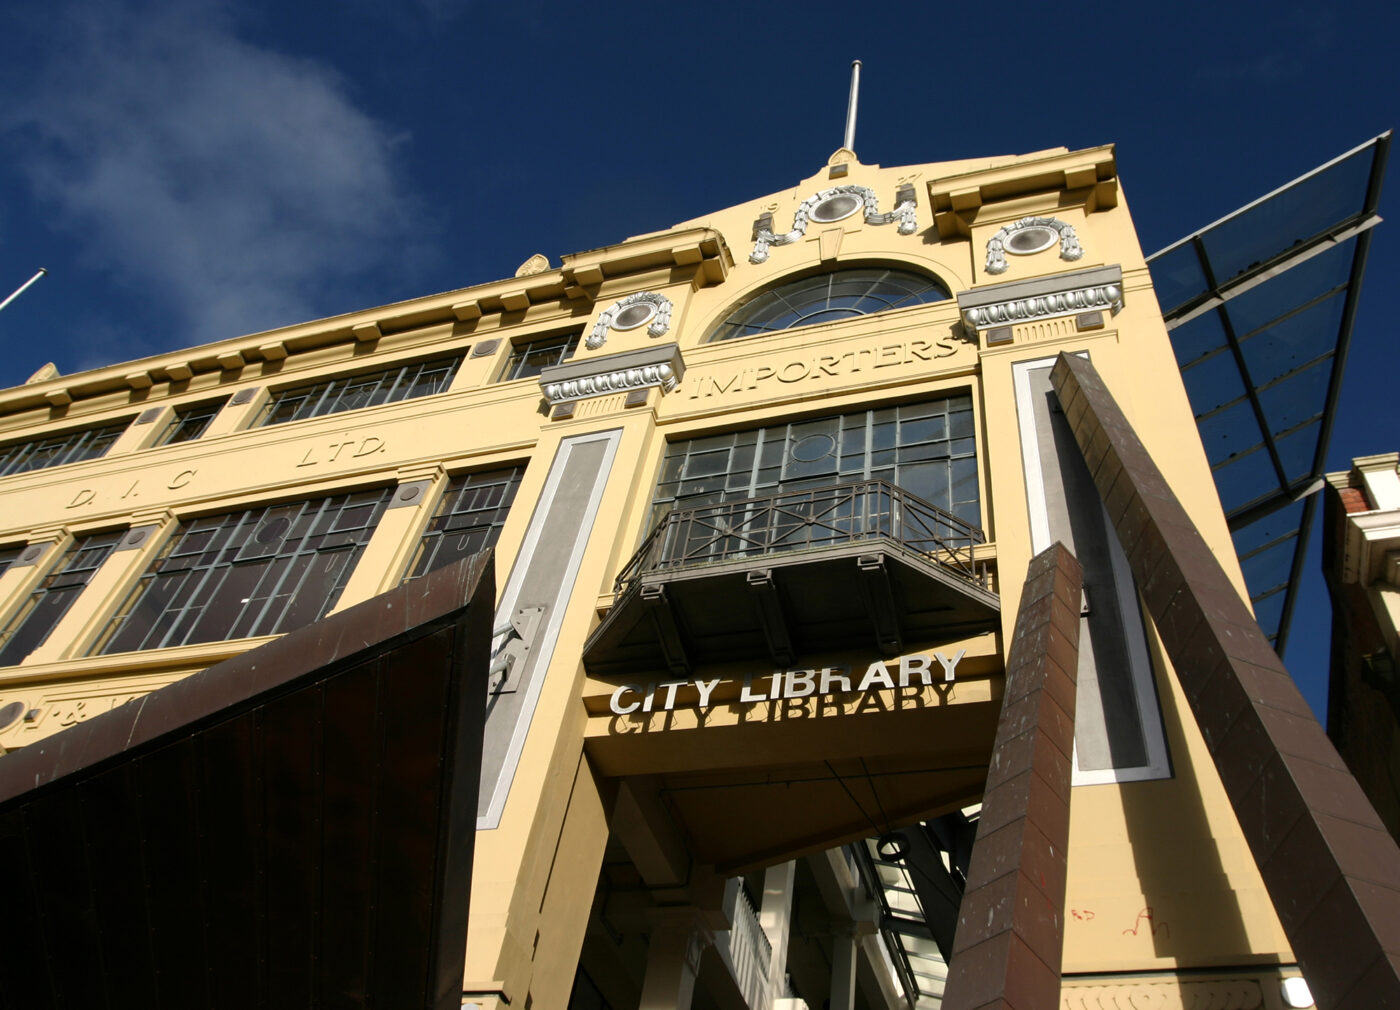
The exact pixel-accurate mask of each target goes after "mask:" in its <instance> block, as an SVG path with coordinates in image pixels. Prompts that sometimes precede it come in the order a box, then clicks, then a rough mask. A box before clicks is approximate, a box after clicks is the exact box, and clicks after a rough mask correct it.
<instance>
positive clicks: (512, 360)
mask: <svg viewBox="0 0 1400 1010" xmlns="http://www.w3.org/2000/svg"><path fill="white" fill-rule="evenodd" d="M582 333H583V331H582V330H577V331H575V332H573V333H563V334H557V335H555V336H552V337H541V338H539V339H538V340H531V341H529V342H528V343H523V344H516V345H514V346H513V347H511V349H510V357H509V358H508V359H506V370H505V371H504V372H503V373H501V381H502V382H510V381H511V380H512V379H531V378H534V377H535V376H536V375H539V374H540V373H541V372H543V371H544V370H545V369H546V368H549V367H551V366H553V365H558V364H562V363H563V362H564V361H566V360H568V359H569V358H571V357H573V354H574V351H575V350H576V349H577V348H578V338H579V336H580V335H581V334H582Z"/></svg>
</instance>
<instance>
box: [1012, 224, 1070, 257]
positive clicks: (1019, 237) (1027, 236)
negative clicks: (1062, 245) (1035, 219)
mask: <svg viewBox="0 0 1400 1010" xmlns="http://www.w3.org/2000/svg"><path fill="white" fill-rule="evenodd" d="M1058 241H1060V233H1059V232H1057V231H1056V230H1055V229H1054V228H1045V227H1043V226H1041V225H1031V226H1029V227H1026V228H1019V229H1017V230H1016V231H1014V232H1012V233H1011V234H1010V235H1008V236H1007V237H1006V241H1005V242H1004V243H1003V245H1004V246H1005V248H1006V251H1007V252H1009V253H1014V254H1015V255H1017V256H1030V255H1031V254H1033V253H1038V252H1043V251H1044V250H1046V249H1049V248H1050V247H1051V246H1052V245H1054V244H1055V243H1056V242H1058Z"/></svg>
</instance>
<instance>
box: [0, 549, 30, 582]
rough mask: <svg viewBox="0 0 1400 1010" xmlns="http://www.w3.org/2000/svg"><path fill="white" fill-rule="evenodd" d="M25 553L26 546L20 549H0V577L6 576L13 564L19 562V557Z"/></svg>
mask: <svg viewBox="0 0 1400 1010" xmlns="http://www.w3.org/2000/svg"><path fill="white" fill-rule="evenodd" d="M24 551H25V545H24V544H20V545H19V546H18V547H0V575H4V574H5V573H6V572H7V571H9V568H10V566H11V565H12V564H14V563H15V562H16V561H18V560H19V556H20V555H21V554H23V553H24Z"/></svg>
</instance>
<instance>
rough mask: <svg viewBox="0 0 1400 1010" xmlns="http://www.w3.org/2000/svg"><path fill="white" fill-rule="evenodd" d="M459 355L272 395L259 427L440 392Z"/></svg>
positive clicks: (449, 377) (460, 360)
mask: <svg viewBox="0 0 1400 1010" xmlns="http://www.w3.org/2000/svg"><path fill="white" fill-rule="evenodd" d="M461 363H462V356H461V355H460V354H458V355H456V356H454V357H451V358H438V359H436V360H433V361H415V362H412V363H411V364H407V365H400V366H399V367H397V368H389V369H386V370H384V371H382V372H370V373H368V374H364V375H351V376H346V377H343V378H339V379H327V380H325V381H324V382H317V383H315V384H314V385H310V386H299V387H297V388H296V389H284V390H282V391H281V392H278V393H273V394H272V398H271V400H269V401H268V404H267V406H266V407H265V408H264V410H263V415H262V420H261V421H260V422H259V423H260V424H281V423H282V422H283V421H300V420H302V419H303V418H308V417H321V416H323V415H325V414H338V413H340V412H341V411H344V410H359V409H360V408H361V407H373V406H376V405H378V404H381V403H395V402H397V401H399V400H412V399H414V398H415V397H419V396H431V395H432V394H434V393H441V392H443V391H444V390H446V389H447V387H448V386H449V385H450V384H451V383H452V377H453V376H454V375H456V374H457V366H459V365H460V364H461Z"/></svg>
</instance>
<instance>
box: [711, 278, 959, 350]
mask: <svg viewBox="0 0 1400 1010" xmlns="http://www.w3.org/2000/svg"><path fill="white" fill-rule="evenodd" d="M948 297H949V294H948V289H947V288H945V287H944V286H943V285H942V284H940V283H939V282H938V281H936V280H934V279H933V278H932V277H928V276H926V275H924V274H916V273H914V272H913V271H910V270H895V269H891V268H889V267H850V268H847V269H843V270H834V271H831V272H830V273H824V274H816V275H814V276H811V277H802V278H800V279H798V280H795V281H788V282H787V283H786V284H781V285H779V286H778V287H775V288H770V289H769V290H767V291H765V292H763V293H762V294H759V295H756V296H755V297H754V298H752V299H750V300H749V301H747V302H745V303H744V304H743V305H740V306H739V307H738V308H737V309H735V310H734V311H733V312H731V313H730V314H729V316H728V318H726V319H725V320H724V322H722V323H720V324H719V326H717V327H716V328H715V331H714V332H713V333H712V334H710V339H711V340H733V339H735V338H738V337H753V336H758V335H760V334H764V333H776V332H778V331H779V330H790V329H793V328H794V327H797V326H812V325H815V324H816V323H829V322H833V321H835V320H837V319H848V318H850V317H852V316H868V315H870V314H871V313H874V312H886V311H888V310H890V309H902V308H906V307H908V306H910V305H923V304H924V303H926V302H940V301H942V300H943V299H945V298H948Z"/></svg>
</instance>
